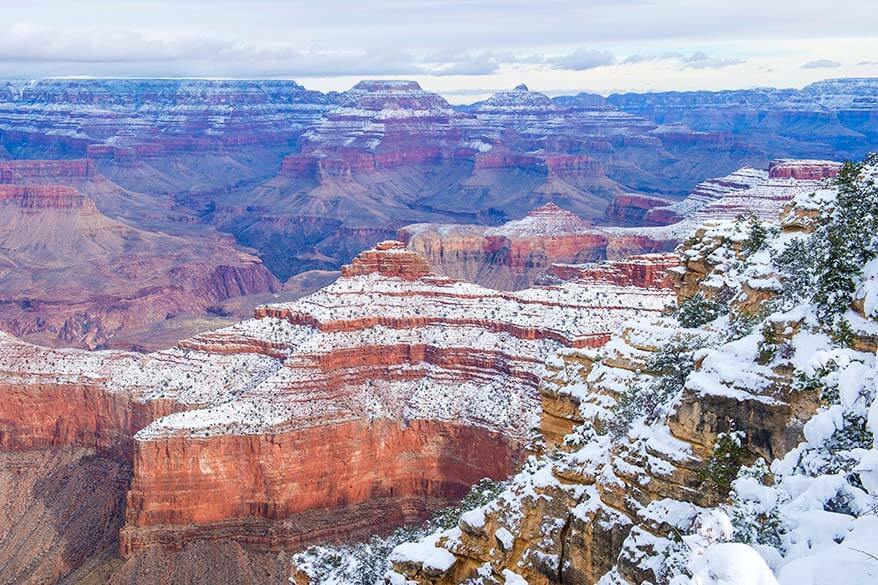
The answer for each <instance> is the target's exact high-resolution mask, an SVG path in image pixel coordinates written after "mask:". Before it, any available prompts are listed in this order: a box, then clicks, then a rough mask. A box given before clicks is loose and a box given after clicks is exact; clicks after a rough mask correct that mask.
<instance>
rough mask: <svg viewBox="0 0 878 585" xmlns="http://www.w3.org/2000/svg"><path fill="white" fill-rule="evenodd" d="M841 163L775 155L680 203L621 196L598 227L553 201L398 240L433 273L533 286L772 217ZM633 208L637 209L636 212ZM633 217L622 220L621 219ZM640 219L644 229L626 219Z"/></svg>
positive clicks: (509, 286) (500, 285)
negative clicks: (491, 221) (565, 268)
mask: <svg viewBox="0 0 878 585" xmlns="http://www.w3.org/2000/svg"><path fill="white" fill-rule="evenodd" d="M840 167H841V164H840V163H837V162H832V161H819V160H776V161H772V162H771V163H770V164H769V168H768V170H767V171H765V170H760V169H754V168H751V167H744V168H741V169H738V170H737V171H735V172H733V173H731V174H729V175H728V176H725V177H722V178H719V179H710V180H708V181H705V182H703V183H701V184H699V185H697V186H696V187H695V189H694V190H693V191H692V193H690V194H689V195H688V196H687V197H686V198H685V199H683V200H681V201H678V202H676V203H669V202H667V201H665V200H661V199H656V198H649V199H648V201H647V204H646V205H643V204H642V202H640V201H634V205H633V206H632V197H631V196H629V195H619V196H616V198H615V199H614V201H613V204H612V205H611V206H610V207H609V208H608V209H607V215H608V216H609V215H612V216H613V218H612V219H615V220H617V221H616V222H615V223H621V224H623V225H621V226H618V227H617V226H610V225H596V224H595V223H593V222H588V221H586V220H584V219H582V218H580V217H579V216H578V215H576V214H574V213H572V212H570V211H568V210H565V209H562V208H560V207H559V206H557V205H555V204H554V203H548V204H546V205H544V206H542V207H539V208H537V209H535V210H533V211H531V212H530V213H529V214H528V215H526V216H525V217H524V218H523V219H520V220H515V221H510V222H507V223H505V224H503V225H500V226H496V227H487V226H479V225H465V224H429V223H425V224H413V225H410V226H406V227H404V228H402V229H401V230H400V231H399V233H398V237H399V239H400V240H401V241H403V242H405V243H406V246H407V247H408V248H409V249H411V250H413V251H415V252H417V253H418V254H420V255H421V256H423V257H424V258H426V259H427V260H428V261H429V263H430V265H431V266H432V267H433V269H434V270H437V271H438V272H441V273H443V274H446V275H447V276H450V277H452V278H458V279H462V280H467V281H469V282H476V283H479V284H482V285H484V286H489V287H491V288H497V289H503V290H516V289H520V288H526V287H528V286H531V285H532V284H534V283H535V282H538V281H540V280H541V279H543V278H544V277H546V276H547V275H551V273H552V272H555V273H557V272H558V269H557V267H555V266H554V265H557V264H578V263H588V262H599V261H603V260H623V259H625V258H627V257H629V256H632V255H637V254H642V253H649V252H669V251H671V250H673V249H674V248H675V247H676V246H677V245H678V244H679V243H680V242H681V241H682V240H683V239H684V238H685V237H687V236H688V235H689V233H690V232H691V231H692V230H693V229H694V228H695V227H697V226H698V225H700V224H703V223H705V222H712V221H723V220H730V219H735V218H737V217H738V216H743V217H751V216H752V217H756V218H759V219H763V220H766V219H773V218H775V217H777V215H778V214H779V213H780V212H781V210H782V209H783V207H784V206H785V205H786V204H787V203H789V202H790V201H791V200H792V199H793V198H794V197H795V196H796V195H798V194H801V193H803V192H807V191H810V190H814V189H818V188H820V186H821V185H822V182H823V181H825V180H827V179H831V178H833V177H835V176H836V175H837V174H838V171H839V169H840ZM632 209H633V210H632ZM625 217H628V218H632V217H634V218H636V219H635V221H619V220H622V219H623V218H625ZM630 223H635V224H637V225H638V226H639V227H629V226H628V225H626V224H630Z"/></svg>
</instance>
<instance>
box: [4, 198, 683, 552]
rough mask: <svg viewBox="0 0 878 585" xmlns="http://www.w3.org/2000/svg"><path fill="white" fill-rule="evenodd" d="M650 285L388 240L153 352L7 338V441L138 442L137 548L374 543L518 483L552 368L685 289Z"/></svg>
mask: <svg viewBox="0 0 878 585" xmlns="http://www.w3.org/2000/svg"><path fill="white" fill-rule="evenodd" d="M558 213H560V210H557V209H555V210H553V209H548V210H542V211H541V212H540V213H538V214H536V215H537V216H540V214H550V215H551V214H558ZM568 220H569V221H577V222H578V221H579V220H578V219H577V218H575V216H574V217H570V218H568ZM642 282H644V283H646V284H647V287H646V288H643V287H639V286H636V283H633V281H632V282H628V283H622V282H621V281H620V282H619V283H613V282H611V279H609V278H608V279H604V281H602V282H600V283H598V282H597V281H596V280H593V281H590V282H577V281H571V282H565V283H559V284H556V285H554V286H552V287H550V288H535V289H531V290H528V291H523V292H521V293H500V292H497V291H491V290H488V289H484V288H481V287H478V286H475V285H471V284H467V283H461V282H455V281H452V280H450V279H447V278H444V277H440V276H436V275H432V274H429V270H428V266H427V263H426V262H425V261H424V260H423V259H421V258H418V257H417V256H416V255H415V254H414V253H412V252H411V251H409V250H407V249H405V248H404V246H403V245H402V244H401V243H399V242H385V243H383V244H381V245H379V246H377V247H376V249H374V250H370V251H367V252H364V253H362V254H360V256H358V257H357V259H356V260H355V261H354V262H353V263H352V264H351V266H350V267H348V268H347V269H346V270H344V271H343V276H342V277H341V278H340V279H339V280H337V281H336V282H335V283H333V284H332V285H330V286H329V287H327V288H325V289H323V290H321V291H319V292H318V293H315V294H313V295H311V296H310V297H306V298H303V299H300V300H299V301H296V302H294V303H285V304H279V305H267V306H264V307H262V308H260V309H259V310H258V311H257V313H256V316H257V318H256V319H252V320H250V321H245V322H243V323H240V324H238V325H235V326H232V327H229V328H226V329H222V330H218V331H215V332H212V333H207V334H203V335H200V336H198V337H196V338H194V339H192V340H189V341H187V342H184V343H181V344H180V347H179V348H175V349H172V350H168V351H164V352H159V353H156V354H150V355H139V354H129V353H124V352H97V353H87V352H81V351H78V350H46V349H40V348H36V347H34V346H31V345H27V344H22V343H19V342H16V341H14V340H12V339H10V338H7V337H4V338H3V339H2V340H0V342H2V343H0V371H2V372H4V375H3V376H2V377H0V445H2V446H3V447H4V448H7V449H23V448H33V447H54V448H57V447H61V446H70V445H73V446H87V447H90V448H96V449H99V450H103V451H106V452H110V453H114V454H115V455H116V456H118V457H120V458H123V459H124V458H127V457H131V453H132V449H133V462H134V464H133V478H132V482H131V490H130V492H129V494H128V498H127V502H128V506H127V511H126V525H125V527H124V529H123V531H122V538H121V551H122V553H123V554H124V555H126V556H135V557H136V556H137V555H140V554H145V553H144V551H145V550H146V549H149V548H151V547H154V546H160V547H167V548H176V549H180V548H182V547H184V546H185V545H186V544H187V543H189V542H191V541H193V540H196V539H197V540H200V541H210V540H216V541H222V540H229V539H231V540H235V541H237V542H240V543H245V544H248V545H249V546H252V547H256V548H257V549H260V550H268V549H278V548H289V547H295V546H300V545H302V544H304V543H309V542H315V541H321V540H325V539H327V538H342V537H347V536H351V535H362V534H367V533H374V531H375V530H376V529H377V530H383V529H386V528H390V527H392V526H395V525H398V524H399V523H401V522H403V521H411V520H415V519H419V518H423V517H424V516H425V515H426V514H427V513H429V511H431V510H433V509H435V508H436V507H437V506H440V505H443V504H445V503H447V502H448V501H450V500H453V499H454V498H457V497H459V496H461V495H462V494H463V493H465V492H466V491H467V489H468V487H469V485H471V484H472V483H473V482H474V481H476V480H477V479H479V478H481V477H484V476H486V475H487V476H490V477H495V478H500V477H503V476H505V475H507V474H508V473H509V472H510V471H511V470H512V468H513V465H514V463H515V461H516V460H517V458H518V455H519V450H520V448H521V445H522V444H523V440H524V437H526V435H527V432H528V429H529V428H530V424H531V423H532V418H533V414H534V413H535V412H536V405H537V384H538V379H539V376H538V372H539V371H540V369H541V367H542V363H543V360H544V359H545V357H546V356H547V355H549V353H550V352H552V351H555V350H557V349H558V348H561V347H571V346H576V347H584V346H598V345H600V344H602V343H604V342H606V340H607V339H608V337H609V332H610V331H612V330H614V329H615V328H617V327H618V326H619V325H620V324H621V323H623V322H624V321H626V320H628V319H630V318H631V317H632V316H633V315H635V314H639V313H641V312H643V311H647V312H657V311H659V310H660V309H661V307H662V306H663V305H664V304H665V303H666V302H667V301H668V300H669V299H670V298H671V293H670V292H669V291H664V290H661V289H660V288H658V287H653V286H652V285H653V284H654V283H655V282H657V280H655V279H653V280H652V281H648V279H646V277H643V278H642ZM132 437H133V438H132ZM132 442H133V444H132Z"/></svg>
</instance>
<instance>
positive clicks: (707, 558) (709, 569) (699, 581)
mask: <svg viewBox="0 0 878 585" xmlns="http://www.w3.org/2000/svg"><path fill="white" fill-rule="evenodd" d="M689 571H691V573H692V577H691V579H689V580H688V581H687V580H683V579H678V580H676V581H674V585H684V584H689V585H778V581H777V579H776V578H775V576H774V574H773V573H772V572H771V569H770V568H769V567H768V565H767V564H766V563H765V560H763V558H762V557H761V556H759V553H758V552H756V551H755V550H753V549H752V548H751V547H749V546H747V545H746V544H741V543H737V542H720V543H716V544H712V545H710V546H709V547H707V549H706V550H705V551H704V552H703V553H702V554H700V555H696V556H694V557H693V559H692V560H691V562H690V563H689Z"/></svg>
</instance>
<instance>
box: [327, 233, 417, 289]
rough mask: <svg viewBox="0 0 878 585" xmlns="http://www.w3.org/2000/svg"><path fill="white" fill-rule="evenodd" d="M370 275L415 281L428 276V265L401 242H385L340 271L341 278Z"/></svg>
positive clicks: (360, 255) (361, 254)
mask: <svg viewBox="0 0 878 585" xmlns="http://www.w3.org/2000/svg"><path fill="white" fill-rule="evenodd" d="M372 273H376V274H380V275H381V276H389V277H397V278H404V279H406V280H415V279H417V278H421V277H422V276H426V275H428V274H430V265H429V264H428V263H427V261H426V260H424V258H423V257H422V256H419V255H418V254H416V253H414V252H412V251H410V250H407V249H406V247H405V244H403V243H402V242H398V241H395V240H387V241H385V242H381V243H379V244H377V245H376V246H375V248H374V249H372V250H367V251H365V252H362V253H360V254H359V255H358V256H357V257H356V258H354V260H353V262H351V263H350V264H348V265H347V266H344V267H342V269H341V274H342V276H357V275H360V274H372Z"/></svg>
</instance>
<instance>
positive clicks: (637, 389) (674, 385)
mask: <svg viewBox="0 0 878 585" xmlns="http://www.w3.org/2000/svg"><path fill="white" fill-rule="evenodd" d="M693 354H694V349H693V348H692V346H690V345H689V344H688V343H686V342H685V341H684V340H681V339H677V340H674V341H672V342H671V343H669V344H667V345H665V346H663V347H662V348H661V349H659V351H657V352H655V353H654V354H653V355H652V356H651V357H650V358H649V360H648V361H647V363H646V369H645V373H647V374H650V375H651V378H650V380H649V382H647V383H642V384H636V385H634V386H632V387H630V388H628V389H627V390H626V391H625V392H623V393H622V394H621V395H619V397H618V398H617V399H616V404H615V405H614V406H613V409H612V413H611V414H612V416H611V418H610V420H609V421H607V424H606V429H607V431H608V432H609V433H610V434H612V435H613V436H620V435H623V434H624V433H626V432H628V429H630V428H631V423H632V422H634V421H635V420H636V419H638V418H640V417H645V419H646V422H647V423H652V422H654V421H655V420H656V419H657V418H658V416H659V414H660V413H661V412H662V407H663V406H665V405H667V404H668V403H669V402H670V400H671V399H672V398H674V396H676V395H677V393H678V392H680V390H682V389H683V385H684V384H685V383H686V377H687V376H689V373H690V372H691V371H692V369H693V368H694V364H693V361H692V356H693Z"/></svg>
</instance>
